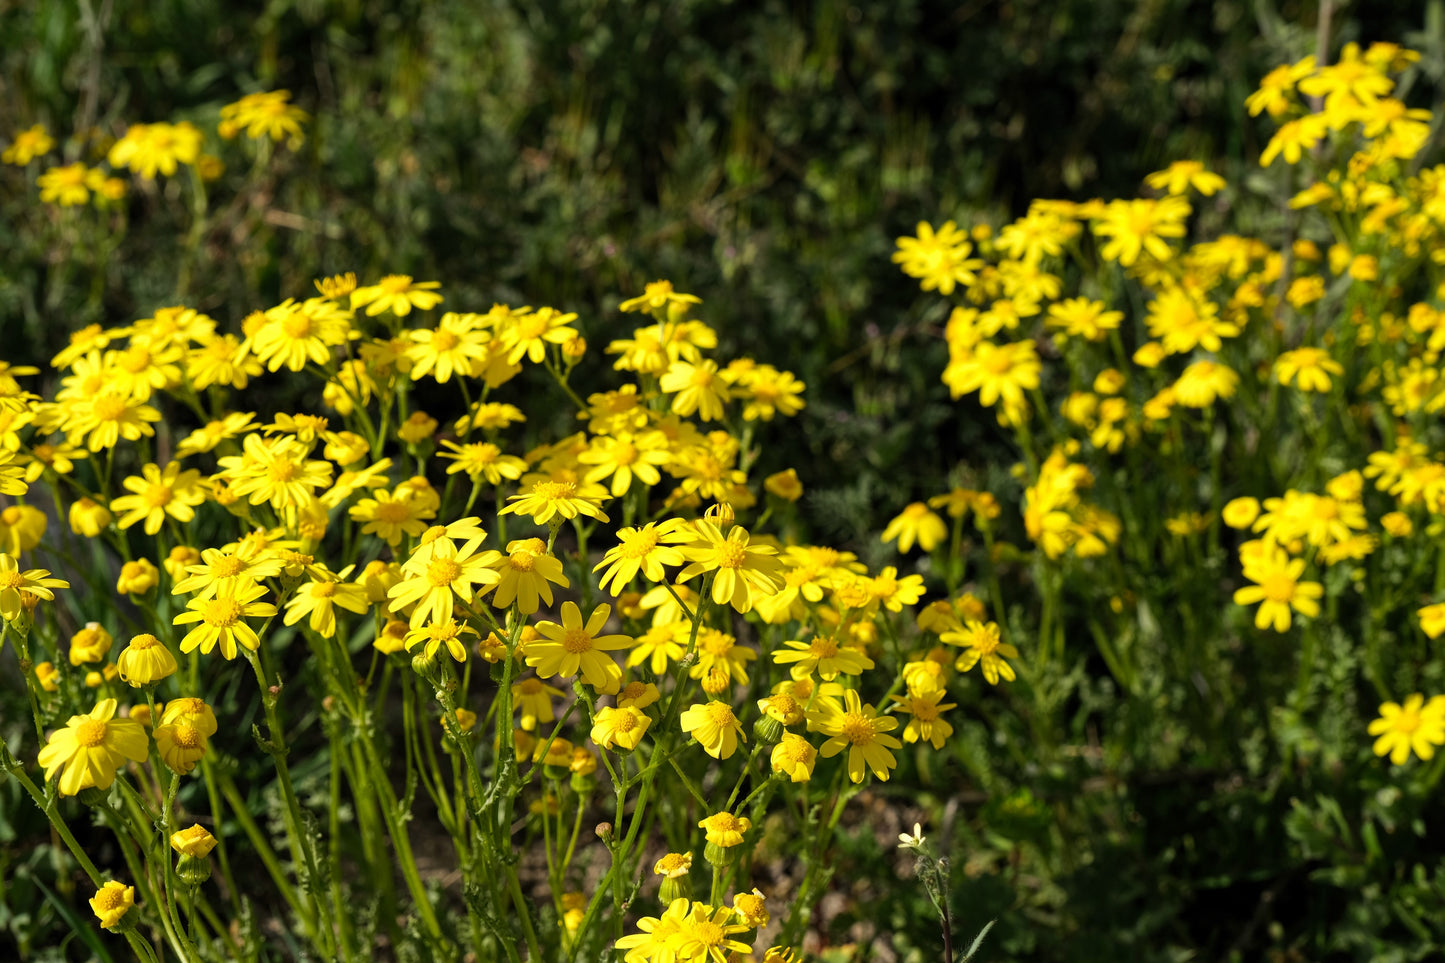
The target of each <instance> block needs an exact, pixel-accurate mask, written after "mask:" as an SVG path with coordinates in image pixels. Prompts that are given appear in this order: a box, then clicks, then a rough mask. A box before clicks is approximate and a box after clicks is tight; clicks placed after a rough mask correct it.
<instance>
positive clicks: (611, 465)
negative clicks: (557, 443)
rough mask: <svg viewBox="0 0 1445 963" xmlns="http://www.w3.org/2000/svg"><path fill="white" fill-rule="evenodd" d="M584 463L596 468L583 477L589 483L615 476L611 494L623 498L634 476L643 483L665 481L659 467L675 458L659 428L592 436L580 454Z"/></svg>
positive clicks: (579, 459)
mask: <svg viewBox="0 0 1445 963" xmlns="http://www.w3.org/2000/svg"><path fill="white" fill-rule="evenodd" d="M577 460H578V461H579V462H581V463H582V464H584V465H591V466H593V467H591V468H589V469H588V470H587V474H586V475H585V476H583V477H584V478H585V479H586V480H587V481H589V482H600V481H602V480H604V479H607V478H611V479H612V485H611V490H612V495H613V497H614V498H621V497H622V496H623V495H626V494H627V491H628V489H630V488H631V487H632V481H633V478H637V479H638V480H640V481H641V482H642V483H643V484H644V485H656V484H658V483H659V482H661V481H662V476H661V475H660V474H659V473H658V468H659V467H663V466H666V465H667V463H668V462H670V461H671V460H672V455H671V454H670V453H669V452H668V442H667V438H666V436H664V435H663V433H662V432H660V431H649V432H645V433H643V434H640V435H633V434H631V433H628V432H623V433H621V434H618V435H615V436H613V437H597V438H593V439H592V441H591V443H590V444H589V446H588V448H587V450H586V451H583V452H581V453H580V454H578V456H577Z"/></svg>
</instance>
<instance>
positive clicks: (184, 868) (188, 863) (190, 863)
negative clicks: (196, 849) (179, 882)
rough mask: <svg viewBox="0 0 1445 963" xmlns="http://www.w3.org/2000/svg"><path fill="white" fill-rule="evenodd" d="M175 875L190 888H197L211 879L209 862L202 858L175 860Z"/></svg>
mask: <svg viewBox="0 0 1445 963" xmlns="http://www.w3.org/2000/svg"><path fill="white" fill-rule="evenodd" d="M176 875H177V876H179V877H180V878H181V879H183V880H185V881H186V882H187V883H189V884H191V885H192V886H199V885H201V884H202V883H204V882H205V881H206V880H208V879H210V878H211V860H210V858H209V857H204V856H203V857H200V858H197V857H195V856H182V857H181V858H180V859H178V860H176Z"/></svg>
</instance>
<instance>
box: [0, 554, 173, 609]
mask: <svg viewBox="0 0 1445 963" xmlns="http://www.w3.org/2000/svg"><path fill="white" fill-rule="evenodd" d="M0 578H3V575H0ZM160 581H161V570H160V569H158V568H156V567H155V563H153V562H152V561H151V560H150V559H148V558H138V559H136V560H135V561H133V562H126V563H125V564H124V565H122V566H121V567H120V576H119V577H117V578H116V580H115V590H116V591H117V592H119V593H120V594H121V595H144V594H146V593H147V592H149V591H150V590H151V589H153V588H155V587H156V586H157V585H159V584H160ZM3 604H4V595H3V594H0V605H3ZM0 611H3V609H0Z"/></svg>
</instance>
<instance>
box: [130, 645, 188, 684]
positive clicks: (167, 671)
mask: <svg viewBox="0 0 1445 963" xmlns="http://www.w3.org/2000/svg"><path fill="white" fill-rule="evenodd" d="M115 661H116V667H117V668H118V670H119V672H120V678H121V681H123V682H125V684H126V685H130V686H135V687H140V686H146V685H150V684H152V683H154V682H159V681H160V680H162V679H164V678H167V677H169V676H170V675H172V674H173V673H174V672H175V671H176V669H178V668H179V666H178V665H177V664H176V657H175V656H173V655H171V650H170V649H168V648H166V646H165V644H164V643H163V642H161V640H160V639H158V638H156V637H155V636H154V635H149V634H142V635H137V636H135V637H133V638H132V639H131V640H130V643H129V644H128V645H127V646H126V647H125V648H124V649H123V650H122V651H121V653H120V655H119V656H118V657H117V658H116V660H115Z"/></svg>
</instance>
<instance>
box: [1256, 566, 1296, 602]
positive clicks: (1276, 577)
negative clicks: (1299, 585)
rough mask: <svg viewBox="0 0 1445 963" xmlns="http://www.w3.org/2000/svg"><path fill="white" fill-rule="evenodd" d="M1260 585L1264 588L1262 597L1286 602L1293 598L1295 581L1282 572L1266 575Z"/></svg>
mask: <svg viewBox="0 0 1445 963" xmlns="http://www.w3.org/2000/svg"><path fill="white" fill-rule="evenodd" d="M1260 585H1261V587H1262V588H1263V589H1264V597H1265V598H1267V599H1269V600H1270V601H1271V602H1280V603H1286V602H1288V601H1289V600H1290V599H1292V598H1294V588H1295V581H1294V579H1293V578H1291V577H1290V576H1289V575H1288V574H1286V573H1284V572H1276V573H1274V574H1272V575H1268V576H1266V577H1265V579H1264V581H1263V582H1261V583H1260Z"/></svg>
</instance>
